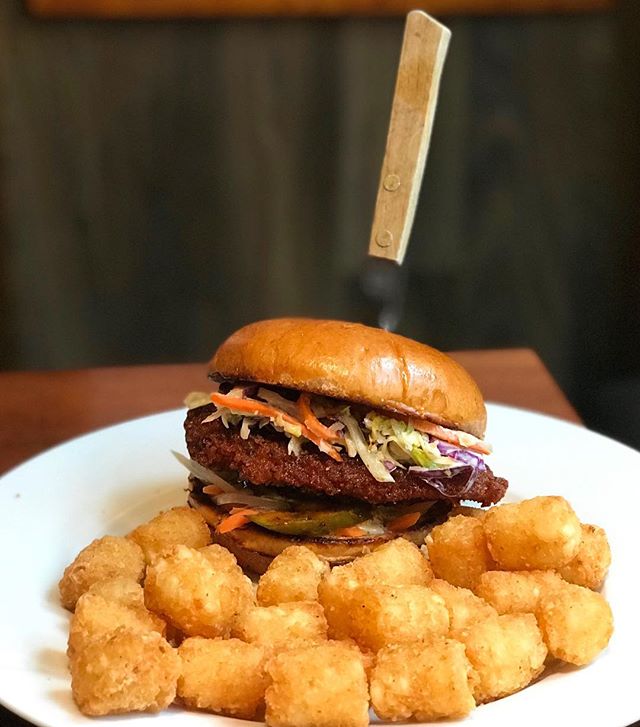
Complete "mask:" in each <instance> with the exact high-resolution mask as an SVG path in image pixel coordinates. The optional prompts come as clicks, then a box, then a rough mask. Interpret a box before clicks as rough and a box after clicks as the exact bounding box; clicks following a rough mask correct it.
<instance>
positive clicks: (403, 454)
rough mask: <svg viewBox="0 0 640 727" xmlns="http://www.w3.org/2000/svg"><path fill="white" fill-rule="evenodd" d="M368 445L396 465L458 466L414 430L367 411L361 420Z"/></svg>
mask: <svg viewBox="0 0 640 727" xmlns="http://www.w3.org/2000/svg"><path fill="white" fill-rule="evenodd" d="M363 423H364V426H365V429H366V430H367V432H368V435H369V442H370V444H372V445H375V446H376V448H377V449H379V450H380V451H381V452H383V453H384V455H385V458H386V459H387V460H388V461H391V462H395V463H397V464H409V465H413V464H417V465H420V467H428V468H429V469H445V468H447V467H454V466H456V465H458V464H459V463H458V462H456V460H455V459H453V458H452V457H445V456H444V455H442V454H440V451H439V449H438V447H437V445H436V443H435V442H430V441H429V437H428V436H427V435H426V434H423V433H422V432H419V431H417V430H416V429H414V428H413V426H411V424H409V423H407V422H401V421H399V420H398V419H391V418H389V417H384V416H382V415H381V414H376V413H375V412H369V414H367V416H366V417H365V418H364V422H363Z"/></svg>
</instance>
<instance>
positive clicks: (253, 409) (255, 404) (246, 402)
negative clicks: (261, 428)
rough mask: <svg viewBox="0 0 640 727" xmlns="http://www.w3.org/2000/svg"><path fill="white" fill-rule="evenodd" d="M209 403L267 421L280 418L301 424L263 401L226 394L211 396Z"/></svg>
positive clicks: (290, 422) (297, 424)
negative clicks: (264, 418)
mask: <svg viewBox="0 0 640 727" xmlns="http://www.w3.org/2000/svg"><path fill="white" fill-rule="evenodd" d="M211 401H212V402H213V403H214V404H215V405H216V406H226V407H228V408H229V409H234V410H235V411H239V412H242V413H244V414H253V415H254V416H263V417H269V419H277V418H278V417H281V418H282V419H283V420H284V421H285V422H288V423H289V424H294V425H296V426H300V424H301V422H299V421H298V420H297V419H295V418H294V417H292V416H291V415H290V414H287V413H286V412H284V411H281V410H280V409H276V408H275V406H271V405H270V404H265V403H264V402H263V401H256V400H255V399H246V398H241V397H239V396H229V395H228V394H218V393H213V394H211Z"/></svg>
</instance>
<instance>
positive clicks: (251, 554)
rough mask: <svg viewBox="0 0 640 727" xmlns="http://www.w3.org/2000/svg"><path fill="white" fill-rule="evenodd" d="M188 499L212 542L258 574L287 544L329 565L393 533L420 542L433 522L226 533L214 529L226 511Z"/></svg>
mask: <svg viewBox="0 0 640 727" xmlns="http://www.w3.org/2000/svg"><path fill="white" fill-rule="evenodd" d="M188 502H189V505H190V506H191V507H193V508H194V509H196V510H198V511H199V512H200V513H201V514H202V516H203V517H204V519H205V520H206V521H207V523H208V524H209V527H210V528H211V533H212V536H213V542H214V543H218V545H222V546H224V547H225V548H227V550H230V551H231V552H232V553H233V554H234V555H235V557H236V560H237V561H238V563H239V565H241V566H242V568H244V569H245V570H249V571H251V572H252V573H257V574H258V575H261V574H262V573H264V572H265V571H266V570H267V568H268V567H269V564H270V563H271V561H272V560H273V559H274V558H275V557H276V555H279V554H280V553H282V551H283V550H284V549H285V548H288V547H289V546H290V545H304V546H306V547H307V548H309V549H310V550H313V552H314V553H316V555H318V556H320V558H323V559H324V560H326V561H327V562H328V563H329V565H331V566H334V565H344V564H345V563H349V562H350V561H352V560H354V559H355V558H358V557H360V556H361V555H366V554H367V553H371V552H372V551H374V550H375V549H376V548H379V547H380V546H381V545H384V543H388V542H389V541H390V540H393V539H394V538H397V537H403V538H405V539H406V540H409V541H411V542H412V543H415V544H416V545H422V543H423V542H424V539H425V537H426V536H427V534H428V532H429V531H430V530H431V528H432V527H433V526H434V525H435V523H430V524H428V525H425V526H424V527H421V528H415V529H412V530H407V531H406V532H404V533H402V535H401V536H399V535H395V534H394V533H385V534H384V535H371V536H368V537H360V538H331V537H321V538H301V537H296V536H293V535H282V534H280V533H275V532H272V531H268V530H265V529H264V528H261V527H259V526H257V525H253V524H250V525H247V526H245V527H243V528H238V529H236V530H232V531H231V532H228V533H217V532H216V528H217V526H218V524H219V523H220V521H221V520H222V519H223V518H224V517H225V516H226V515H227V514H228V513H227V512H224V511H222V510H218V509H217V508H216V507H215V506H214V505H208V504H205V503H203V502H202V501H201V500H199V499H197V498H195V497H193V496H192V495H190V496H189V500H188Z"/></svg>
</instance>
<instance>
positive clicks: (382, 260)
mask: <svg viewBox="0 0 640 727" xmlns="http://www.w3.org/2000/svg"><path fill="white" fill-rule="evenodd" d="M450 38H451V31H450V30H449V29H448V28H446V27H445V26H444V25H442V24H441V23H438V22H437V21H436V20H434V19H433V18H432V17H430V16H429V15H427V13H425V12H423V11H421V10H413V11H411V12H410V13H409V14H408V15H407V20H406V24H405V29H404V38H403V41H402V50H401V52H400V62H399V65H398V73H397V76H396V87H395V92H394V97H393V103H392V106H391V120H390V122H389V132H388V134H387V145H386V149H385V153H384V159H383V162H382V171H381V173H380V182H379V184H378V195H377V199H376V206H375V211H374V215H373V224H372V226H371V237H370V240H369V256H368V258H367V261H366V263H365V268H364V271H363V274H362V276H361V281H360V285H361V288H362V292H363V293H364V295H365V297H366V298H367V299H368V300H369V301H370V302H371V303H373V304H374V305H375V306H376V307H377V309H378V312H377V316H376V318H377V321H376V322H377V324H378V325H379V326H380V327H381V328H386V329H388V330H393V329H395V328H396V327H397V325H398V323H399V322H400V318H401V315H402V309H403V305H404V290H405V287H406V285H405V283H406V271H404V270H403V268H402V262H403V260H404V256H405V253H406V251H407V245H408V242H409V235H410V233H411V228H412V225H413V219H414V216H415V211H416V204H417V201H418V194H419V192H420V186H421V184H422V175H423V172H424V166H425V162H426V159H427V151H428V149H429V141H430V139H431V131H432V129H433V119H434V116H435V111H436V102H437V99H438V90H439V87H440V77H441V76H442V69H443V66H444V60H445V56H446V54H447V48H448V46H449V39H450Z"/></svg>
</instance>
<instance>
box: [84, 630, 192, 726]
mask: <svg viewBox="0 0 640 727" xmlns="http://www.w3.org/2000/svg"><path fill="white" fill-rule="evenodd" d="M70 665H71V689H72V693H73V698H74V700H75V703H76V704H77V705H78V708H79V709H80V711H81V712H82V713H83V714H86V715H90V716H100V715H105V714H123V713H125V712H158V711H160V710H161V709H165V708H166V707H168V706H169V705H170V704H171V702H173V700H174V698H175V695H176V686H177V682H178V673H179V658H178V655H177V652H176V650H175V649H173V648H172V647H171V646H170V645H169V644H168V643H167V641H166V640H165V639H164V638H163V637H162V636H160V634H158V633H157V632H155V631H147V632H140V631H136V630H132V629H129V628H126V627H120V628H118V629H117V630H116V631H112V632H110V633H107V634H103V635H102V636H98V637H96V638H95V639H93V640H92V641H90V642H89V643H87V644H86V645H85V647H84V648H83V649H82V650H81V651H79V652H78V653H77V655H76V656H75V658H73V659H71V662H70Z"/></svg>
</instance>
